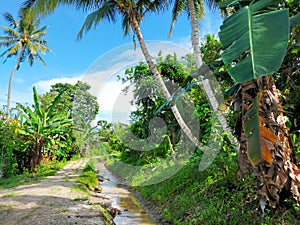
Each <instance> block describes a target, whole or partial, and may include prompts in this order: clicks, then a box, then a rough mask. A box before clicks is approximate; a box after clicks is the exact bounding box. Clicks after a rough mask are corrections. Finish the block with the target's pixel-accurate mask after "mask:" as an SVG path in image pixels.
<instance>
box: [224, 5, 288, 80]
mask: <svg viewBox="0 0 300 225" xmlns="http://www.w3.org/2000/svg"><path fill="white" fill-rule="evenodd" d="M227 2H228V4H234V3H237V2H239V1H236V0H234V1H227ZM275 2H276V1H274V0H258V1H252V2H251V3H250V5H248V6H244V7H242V8H240V9H239V10H238V11H237V12H235V13H234V14H233V15H231V16H229V17H228V18H227V19H226V20H225V21H224V22H223V25H222V26H221V27H220V32H219V37H220V42H221V44H222V46H223V47H224V48H225V50H224V52H223V54H222V58H223V60H224V63H232V68H231V69H229V71H228V72H229V74H230V75H231V76H232V78H233V79H234V80H235V81H236V82H238V83H243V82H246V81H249V80H252V79H255V78H258V77H261V76H265V75H270V74H272V73H275V72H277V71H278V69H279V67H280V65H281V63H282V61H283V58H284V56H285V52H286V47H287V44H288V39H289V29H290V25H289V16H288V10H287V9H283V10H277V9H276V8H275V9H274V8H273V9H271V8H270V6H273V5H274V3H275ZM223 5H224V4H223Z"/></svg>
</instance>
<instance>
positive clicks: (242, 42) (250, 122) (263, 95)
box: [219, 0, 300, 210]
mask: <svg viewBox="0 0 300 225" xmlns="http://www.w3.org/2000/svg"><path fill="white" fill-rule="evenodd" d="M219 6H220V8H224V9H230V10H231V12H232V14H231V15H230V16H229V17H228V18H226V19H225V21H224V22H223V25H222V26H221V28H220V33H219V37H220V42H221V44H222V46H223V48H224V52H223V53H222V58H223V61H224V63H230V64H231V68H230V69H229V70H228V72H229V74H230V75H231V77H232V78H233V79H234V80H235V82H236V83H237V85H236V86H235V88H234V89H232V90H234V93H233V94H232V96H233V102H234V104H236V105H238V106H239V108H240V112H241V113H240V117H239V118H238V124H237V126H236V134H237V135H238V139H239V141H240V151H239V157H238V160H239V175H240V176H241V177H243V178H244V177H245V176H246V175H247V174H248V170H249V169H250V168H253V171H254V172H255V173H254V174H255V175H256V177H257V178H258V181H259V185H260V195H261V200H260V206H261V208H262V210H264V208H265V206H266V205H267V204H269V205H270V206H271V207H273V208H275V207H276V206H277V205H278V203H279V199H280V194H281V193H282V191H283V190H284V189H286V188H288V189H290V190H291V192H292V194H293V195H294V198H295V199H296V200H297V203H298V204H299V202H300V192H299V191H300V177H299V176H298V174H299V173H300V169H299V168H298V167H297V165H296V163H295V158H294V150H293V145H292V142H291V139H290V136H289V131H288V128H287V127H286V125H285V121H286V117H285V116H284V115H283V110H282V106H281V103H280V100H279V98H278V94H279V93H278V90H277V89H276V86H275V83H274V80H273V77H272V74H274V73H276V72H277V71H278V70H279V68H280V66H281V63H282V61H283V58H284V56H285V53H286V48H287V44H288V40H289V32H290V23H289V15H288V10H287V9H280V10H279V9H278V7H276V2H275V1H274V0H259V1H258V0H254V1H240V0H227V1H223V2H221V3H220V4H219Z"/></svg>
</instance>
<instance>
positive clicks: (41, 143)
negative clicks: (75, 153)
mask: <svg viewBox="0 0 300 225" xmlns="http://www.w3.org/2000/svg"><path fill="white" fill-rule="evenodd" d="M62 94H63V91H62V92H61V93H60V94H59V95H58V96H57V97H56V98H55V99H54V100H53V101H52V102H51V104H50V105H49V106H48V107H47V108H45V109H43V108H41V105H40V101H39V99H38V95H37V92H36V89H35V87H34V88H33V100H34V103H33V108H31V107H29V106H23V105H21V104H19V105H18V106H17V108H18V110H19V113H20V117H21V118H20V121H21V124H20V129H19V131H18V132H19V133H20V134H22V135H23V136H24V139H25V140H26V141H25V143H24V148H25V150H26V153H27V155H28V156H29V158H28V160H29V163H28V162H26V163H25V164H29V165H30V168H31V169H34V168H36V167H37V166H38V165H39V164H40V163H41V161H42V160H43V159H44V158H46V160H49V159H50V160H53V159H55V158H56V157H57V155H59V154H62V152H63V151H62V149H63V148H65V147H67V146H66V143H68V142H67V141H66V140H67V138H68V134H67V132H66V131H67V128H68V127H69V126H71V121H70V120H69V119H68V118H67V117H66V116H64V115H63V114H60V113H57V112H55V108H56V106H57V104H58V103H59V101H60V99H61V95H62ZM23 160H24V159H23Z"/></svg>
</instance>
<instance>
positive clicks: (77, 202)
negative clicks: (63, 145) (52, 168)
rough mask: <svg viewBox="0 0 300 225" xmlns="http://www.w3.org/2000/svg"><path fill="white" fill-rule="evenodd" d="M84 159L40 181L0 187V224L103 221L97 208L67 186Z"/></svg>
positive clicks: (98, 222)
mask: <svg viewBox="0 0 300 225" xmlns="http://www.w3.org/2000/svg"><path fill="white" fill-rule="evenodd" d="M87 161H88V159H85V160H80V161H72V162H70V163H69V164H68V165H66V166H65V167H64V168H63V169H62V170H60V171H59V172H57V174H56V175H54V176H50V177H48V178H46V179H44V180H42V181H41V182H40V183H37V184H32V185H24V186H19V187H16V188H12V189H5V190H0V224H2V225H12V224H17V225H38V224H42V225H46V224H47V225H49V224H53V225H62V224H63V225H66V224H72V225H73V224H79V225H82V224H83V225H84V224H89V225H91V224H97V225H101V224H104V219H103V217H101V214H100V213H99V209H98V208H97V207H95V206H93V205H89V204H88V203H87V202H86V201H82V200H81V199H84V198H85V197H86V196H85V195H84V194H83V193H79V192H77V191H75V190H73V189H72V188H71V187H72V186H74V185H76V182H75V179H76V178H77V177H78V176H79V175H80V173H81V170H82V169H83V167H84V166H85V164H86V163H87ZM95 215H96V216H95ZM97 215H99V216H97Z"/></svg>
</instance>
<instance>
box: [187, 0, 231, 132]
mask: <svg viewBox="0 0 300 225" xmlns="http://www.w3.org/2000/svg"><path fill="white" fill-rule="evenodd" d="M188 7H189V12H190V20H191V27H192V34H191V41H192V46H193V50H194V57H195V60H196V65H197V68H198V69H199V68H200V67H201V66H202V65H203V62H202V58H201V53H200V46H199V38H198V32H199V30H198V23H197V15H196V10H195V5H194V0H188ZM202 83H203V89H204V91H205V94H206V96H207V98H208V100H209V103H210V106H211V107H212V109H213V110H214V111H215V112H217V117H218V120H219V122H220V124H221V127H222V129H223V131H225V132H228V133H230V130H229V128H228V126H227V122H226V119H225V117H224V116H223V114H222V113H221V112H220V111H219V103H218V101H217V99H216V97H215V95H214V92H213V90H212V87H211V85H210V83H209V80H208V79H204V80H203V81H202Z"/></svg>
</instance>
